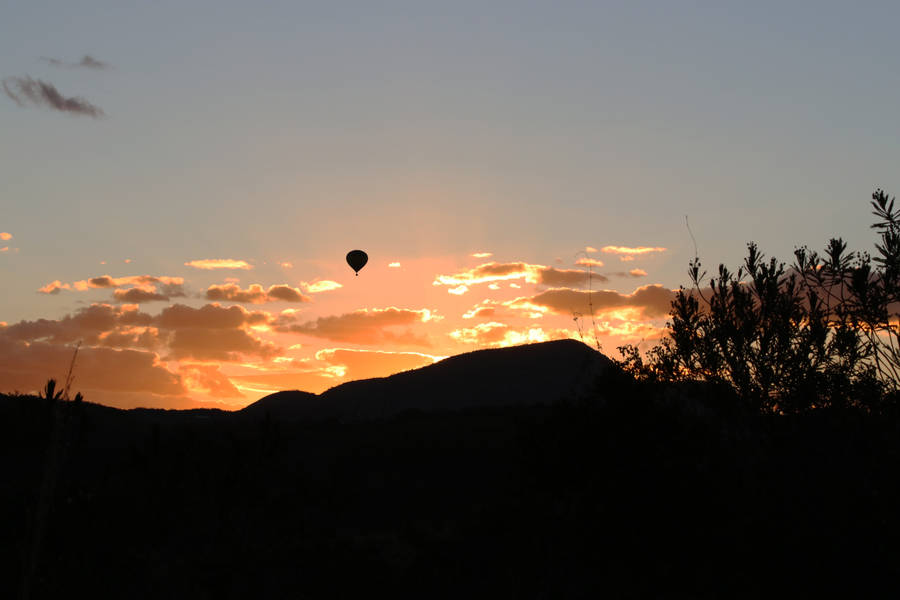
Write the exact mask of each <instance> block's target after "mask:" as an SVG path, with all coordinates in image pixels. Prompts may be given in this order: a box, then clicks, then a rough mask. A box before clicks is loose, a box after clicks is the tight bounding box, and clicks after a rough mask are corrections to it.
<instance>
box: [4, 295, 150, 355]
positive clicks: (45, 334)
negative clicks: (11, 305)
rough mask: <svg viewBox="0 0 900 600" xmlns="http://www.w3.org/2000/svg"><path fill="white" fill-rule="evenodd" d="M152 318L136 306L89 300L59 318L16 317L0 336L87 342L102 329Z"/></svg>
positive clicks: (96, 337) (145, 322) (139, 323)
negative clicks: (73, 311)
mask: <svg viewBox="0 0 900 600" xmlns="http://www.w3.org/2000/svg"><path fill="white" fill-rule="evenodd" d="M152 319H153V318H152V317H151V316H150V315H148V314H146V313H141V312H139V311H138V310H137V308H136V307H113V306H110V305H108V304H92V305H91V306H89V307H86V308H82V309H80V310H78V311H76V312H75V313H74V314H72V315H66V316H65V317H63V318H62V319H59V320H51V319H38V320H36V321H19V322H18V323H15V324H13V325H9V326H8V327H4V328H3V329H2V330H0V336H2V337H8V338H11V339H15V340H21V341H29V342H30V341H36V340H45V341H48V342H52V343H55V344H61V343H62V344H66V343H71V342H75V341H78V340H83V341H84V342H85V344H88V345H90V344H94V343H97V342H98V341H99V340H100V335H101V334H102V333H104V332H108V331H113V330H115V329H116V328H118V327H135V326H148V325H150V324H151V323H152Z"/></svg>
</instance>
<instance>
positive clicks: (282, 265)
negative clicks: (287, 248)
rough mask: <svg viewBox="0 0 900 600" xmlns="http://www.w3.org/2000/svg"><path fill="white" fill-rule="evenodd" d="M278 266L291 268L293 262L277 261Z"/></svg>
mask: <svg viewBox="0 0 900 600" xmlns="http://www.w3.org/2000/svg"><path fill="white" fill-rule="evenodd" d="M278 266H279V267H281V268H282V269H293V268H294V263H291V262H288V261H284V262H280V263H278Z"/></svg>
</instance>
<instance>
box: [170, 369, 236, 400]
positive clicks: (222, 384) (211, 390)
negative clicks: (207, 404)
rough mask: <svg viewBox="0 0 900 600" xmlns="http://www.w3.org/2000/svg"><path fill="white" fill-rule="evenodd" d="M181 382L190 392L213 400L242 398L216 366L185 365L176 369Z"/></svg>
mask: <svg viewBox="0 0 900 600" xmlns="http://www.w3.org/2000/svg"><path fill="white" fill-rule="evenodd" d="M178 372H179V374H180V375H181V378H182V381H183V382H184V384H185V386H186V387H187V388H188V390H190V391H199V392H202V393H205V394H207V395H209V396H213V397H215V398H243V397H244V394H242V393H241V391H240V390H239V389H237V388H236V387H235V386H234V384H233V383H231V380H229V379H228V377H227V376H226V375H225V374H224V373H222V372H221V371H220V370H219V367H218V365H205V364H186V365H181V366H180V368H179V369H178Z"/></svg>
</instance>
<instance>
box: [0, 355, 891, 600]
mask: <svg viewBox="0 0 900 600" xmlns="http://www.w3.org/2000/svg"><path fill="white" fill-rule="evenodd" d="M476 383H477V382H476ZM597 383H598V386H597V388H596V389H595V391H594V392H593V393H592V394H589V395H588V396H585V397H583V398H581V399H579V400H571V401H569V400H566V399H565V398H563V399H554V400H553V401H552V402H550V403H548V404H547V405H544V406H527V405H524V404H518V405H510V406H493V407H484V406H481V407H479V406H474V407H472V406H470V407H467V408H463V409H458V410H433V411H429V412H424V411H415V410H406V411H404V412H401V413H398V414H392V415H390V416H387V417H383V418H377V419H367V420H346V419H340V420H339V419H336V418H328V419H319V420H310V419H293V418H288V417H285V416H283V415H282V416H278V412H277V411H275V412H276V415H275V416H273V415H272V412H271V411H247V412H244V413H222V412H218V411H182V412H174V411H170V412H166V411H149V410H136V411H119V410H115V409H110V408H106V407H101V406H98V405H92V404H89V403H82V404H79V405H76V404H74V403H72V404H66V405H54V404H52V403H50V402H48V401H46V400H43V399H39V398H35V397H28V396H16V397H13V396H0V424H2V427H3V434H2V436H0V466H2V474H3V484H2V487H0V503H2V505H0V507H2V514H3V515H4V521H3V523H4V527H3V535H2V537H0V544H2V546H0V553H2V554H0V564H2V568H3V573H2V575H3V576H2V577H0V597H3V598H15V597H17V595H19V594H21V591H22V589H23V583H26V582H27V589H28V592H29V597H30V598H61V597H73V596H74V597H79V596H83V595H86V594H90V597H94V598H107V597H109V598H112V597H116V598H255V597H264V598H364V597H381V596H384V597H394V598H464V597H476V598H599V597H608V598H645V597H660V598H696V597H702V598H758V597H779V596H790V597H794V598H796V597H813V596H820V595H821V594H822V593H823V592H828V593H830V594H835V593H841V594H849V595H852V596H853V597H896V593H897V591H898V589H900V587H898V575H900V535H898V534H900V518H898V514H900V504H898V502H900V428H898V422H900V421H898V419H897V418H896V417H894V416H879V417H873V416H867V415H863V414H859V413H856V412H834V411H828V412H826V411H819V412H817V413H813V414H809V415H804V416H790V417H784V416H782V417H775V416H765V417H763V416H758V415H755V414H753V413H752V412H750V411H745V410H741V409H740V407H738V406H737V404H736V403H735V401H734V400H733V399H731V398H730V397H729V396H727V395H726V394H724V393H716V392H713V391H711V390H710V389H709V388H700V387H690V386H687V387H684V388H680V389H673V388H671V387H669V388H660V387H654V386H653V385H651V384H638V383H635V382H634V381H632V380H630V378H629V377H627V376H626V375H623V374H621V373H618V372H617V371H615V370H610V371H609V372H607V373H606V374H605V375H603V376H601V377H600V378H599V379H598V382H597ZM54 424H55V425H54ZM54 449H55V450H54Z"/></svg>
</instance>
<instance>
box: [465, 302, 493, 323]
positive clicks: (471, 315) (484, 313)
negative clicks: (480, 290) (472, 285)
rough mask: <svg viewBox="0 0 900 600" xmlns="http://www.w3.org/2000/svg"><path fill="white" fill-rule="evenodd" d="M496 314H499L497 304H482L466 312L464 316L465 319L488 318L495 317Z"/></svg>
mask: <svg viewBox="0 0 900 600" xmlns="http://www.w3.org/2000/svg"><path fill="white" fill-rule="evenodd" d="M486 302H490V301H489V300H488V301H486ZM496 315H497V307H496V306H490V305H487V306H485V305H482V306H476V307H474V308H472V309H471V310H469V311H468V312H466V313H464V314H463V316H462V318H463V319H487V318H491V317H495V316H496Z"/></svg>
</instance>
